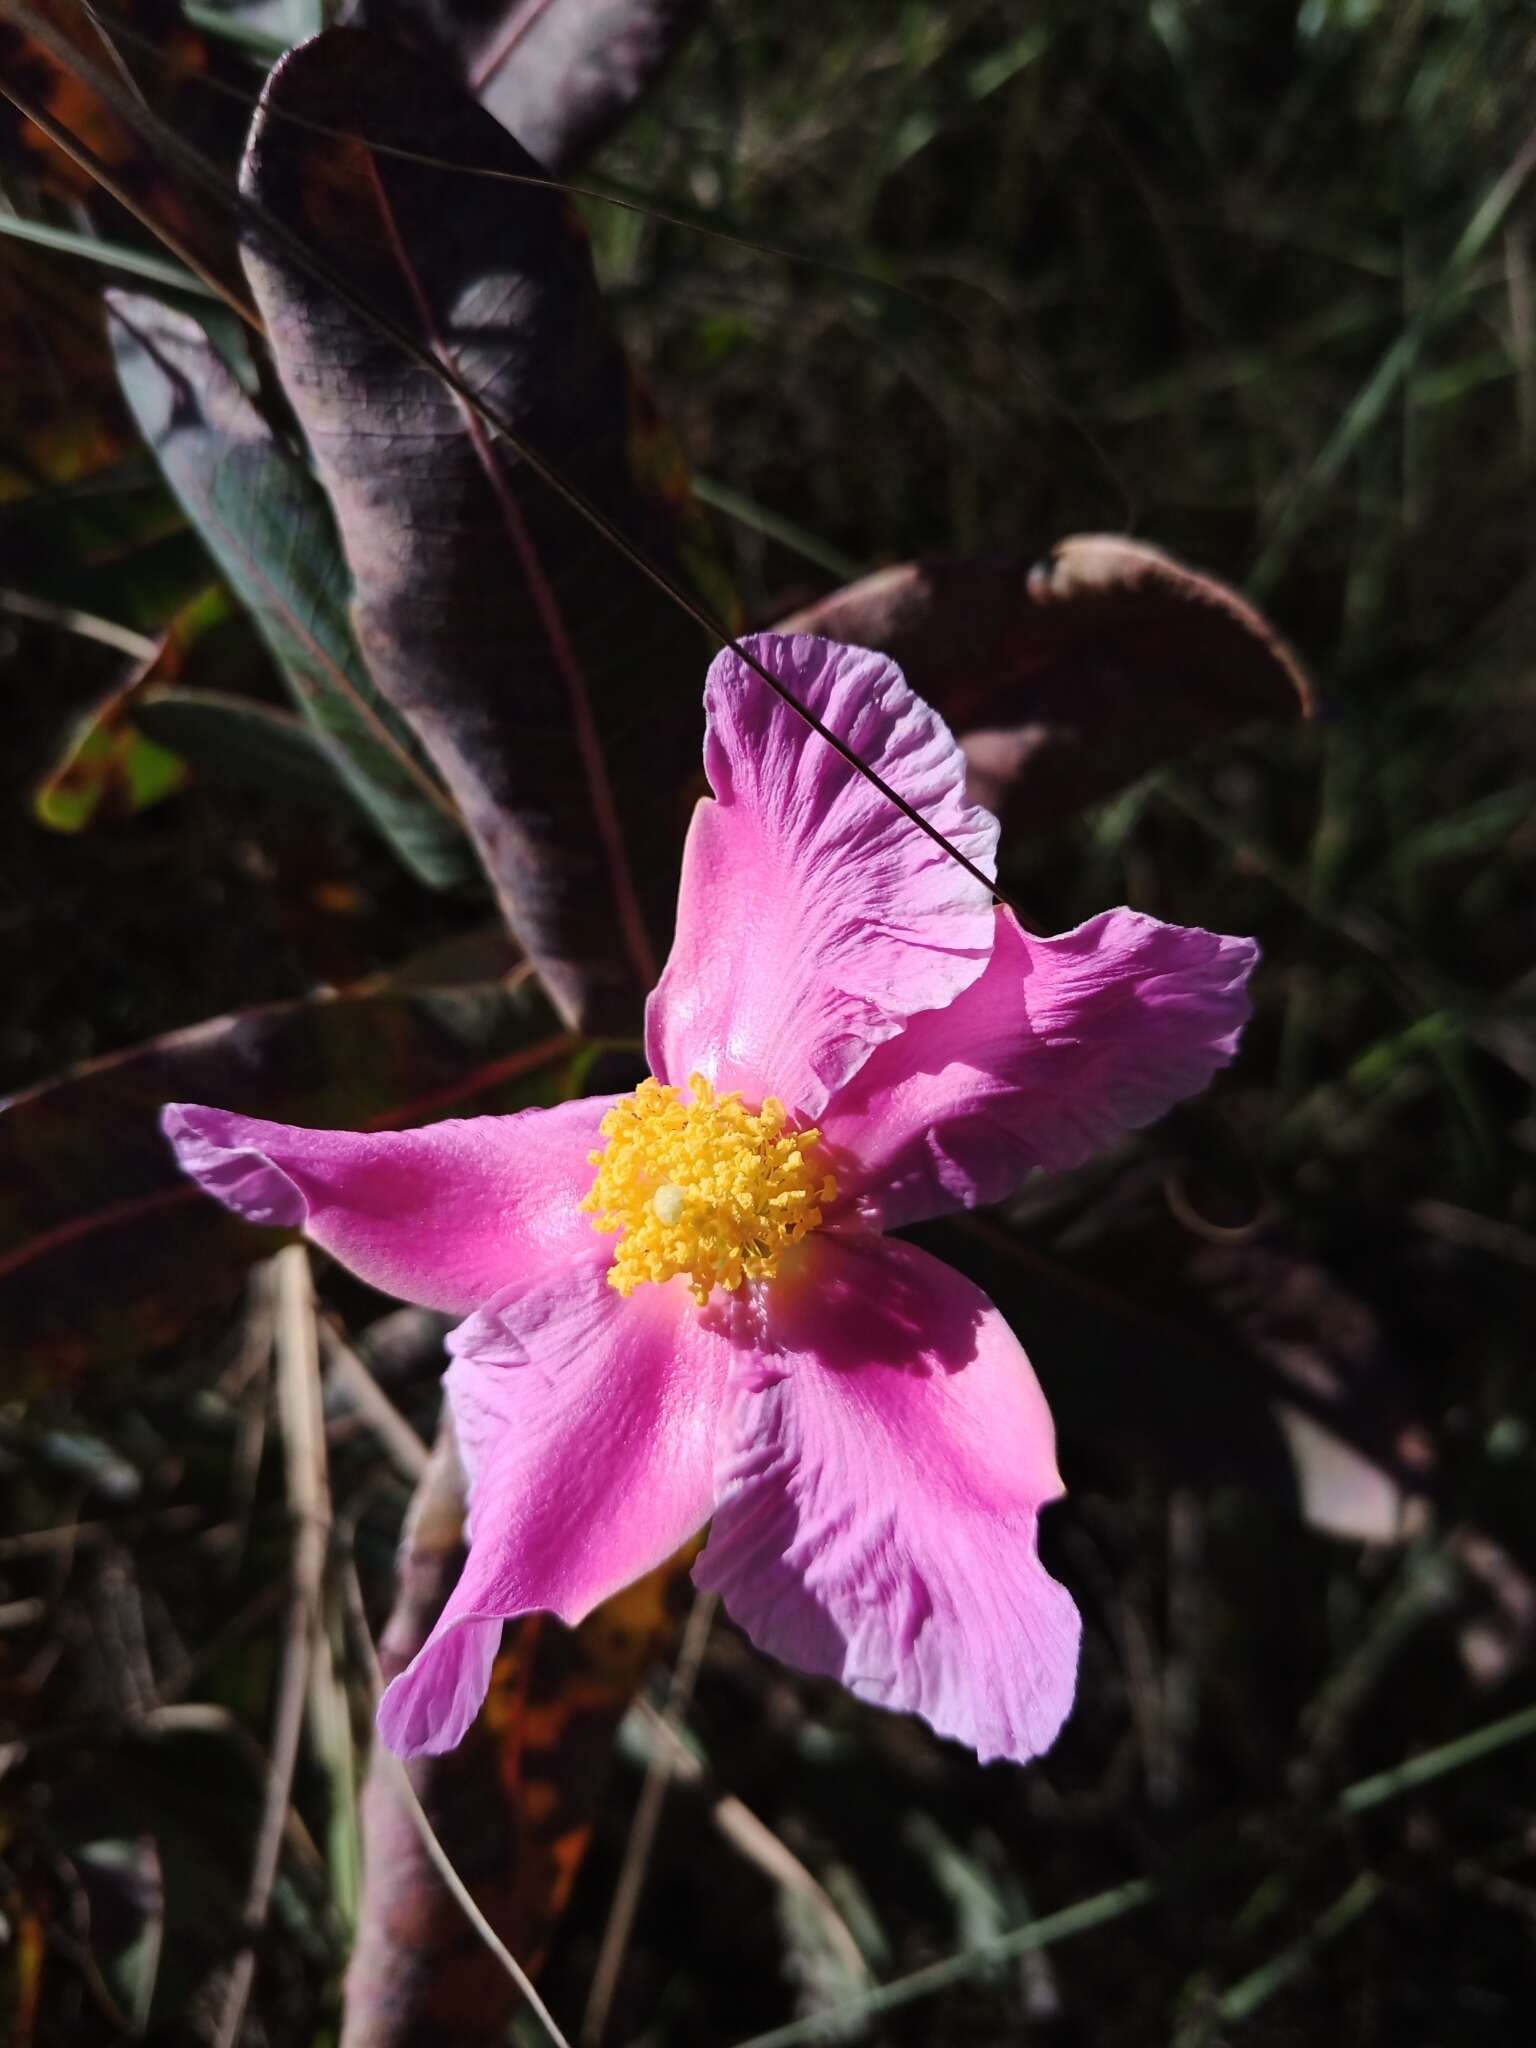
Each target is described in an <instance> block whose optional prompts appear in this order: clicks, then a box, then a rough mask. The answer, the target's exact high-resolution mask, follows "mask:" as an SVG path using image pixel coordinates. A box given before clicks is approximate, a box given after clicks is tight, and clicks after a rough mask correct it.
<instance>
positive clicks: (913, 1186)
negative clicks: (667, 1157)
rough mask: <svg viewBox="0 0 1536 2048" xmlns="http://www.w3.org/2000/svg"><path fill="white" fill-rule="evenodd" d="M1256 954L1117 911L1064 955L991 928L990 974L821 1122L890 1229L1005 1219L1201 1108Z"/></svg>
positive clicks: (1051, 945) (851, 1182)
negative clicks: (1166, 1118)
mask: <svg viewBox="0 0 1536 2048" xmlns="http://www.w3.org/2000/svg"><path fill="white" fill-rule="evenodd" d="M1258 957H1259V949H1258V947H1257V945H1255V943H1254V942H1253V940H1252V939H1243V938H1229V937H1227V936H1225V935H1224V934H1223V933H1220V932H1207V931H1201V930H1198V929H1194V928H1188V927H1185V926H1182V925H1172V924H1162V923H1160V922H1159V921H1158V919H1156V918H1155V917H1146V916H1144V915H1142V914H1141V913H1139V912H1137V911H1133V910H1108V911H1105V912H1103V914H1102V915H1100V916H1098V917H1094V918H1090V919H1089V920H1088V922H1087V923H1086V924H1081V925H1078V926H1077V927H1076V929H1075V930H1073V931H1069V932H1063V933H1061V934H1060V935H1059V936H1057V937H1055V938H1036V937H1035V936H1034V935H1033V934H1031V933H1028V932H1025V931H1023V930H1021V929H1020V927H1019V924H1018V921H1017V919H1016V918H1015V917H1014V916H1013V913H1012V912H1011V911H1008V910H1002V909H1000V910H999V911H998V912H997V942H996V945H995V947H994V949H993V953H992V958H991V960H990V961H989V962H988V965H987V970H986V972H985V974H983V975H982V976H981V978H980V979H979V980H978V981H976V982H974V983H973V984H972V985H971V987H970V988H968V989H966V990H964V991H963V992H962V993H961V994H960V995H959V996H957V997H956V999H955V1001H954V1002H953V1003H952V1004H950V1006H949V1007H948V1009H946V1010H942V1011H936V1012H933V1013H931V1014H928V1015H924V1016H921V1017H915V1018H913V1020H912V1021H911V1023H910V1024H909V1025H908V1026H907V1028H906V1030H905V1031H904V1032H903V1033H902V1035H901V1037H900V1038H898V1039H895V1040H893V1041H892V1042H891V1043H890V1044H889V1045H883V1046H880V1047H879V1048H878V1049H877V1050H876V1051H875V1052H874V1053H873V1054H872V1055H871V1057H870V1059H869V1060H868V1062H867V1063H866V1064H865V1066H864V1067H863V1068H862V1070H861V1071H860V1073H859V1074H858V1075H857V1077H856V1078H855V1080H854V1081H853V1083H852V1084H851V1085H850V1086H849V1087H848V1088H847V1089H845V1090H844V1091H843V1093H842V1094H841V1095H839V1096H838V1097H837V1099H836V1100H835V1101H834V1102H833V1103H832V1104H831V1106H830V1107H829V1109H828V1111H827V1113H826V1115H825V1116H824V1117H823V1118H822V1119H821V1123H822V1128H823V1131H824V1133H825V1136H826V1139H827V1142H828V1143H829V1144H830V1145H833V1146H834V1147H837V1148H839V1149H840V1150H842V1151H844V1152H845V1153H846V1154H847V1156H848V1157H849V1159H850V1160H851V1161H853V1162H856V1165H855V1167H854V1169H853V1170H851V1171H850V1172H849V1173H848V1174H846V1175H845V1176H844V1181H845V1192H846V1193H848V1194H850V1195H851V1194H858V1195H859V1196H861V1197H862V1199H863V1202H864V1206H865V1207H866V1208H867V1209H868V1210H869V1211H870V1212H871V1213H872V1214H873V1215H875V1216H877V1217H878V1219H879V1220H880V1222H881V1223H882V1224H884V1225H885V1226H886V1227H888V1228H889V1227H896V1226H899V1225H901V1224H904V1223H910V1222H915V1221H917V1220H919V1219H920V1218H922V1217H924V1216H933V1215H937V1214H939V1213H941V1212H943V1211H944V1210H946V1209H951V1208H956V1207H962V1206H963V1207H973V1206H975V1205H977V1204H980V1203H985V1202H996V1201H1000V1200H1002V1199H1003V1198H1004V1197H1005V1196H1007V1195H1009V1194H1011V1193H1012V1192H1013V1191H1014V1190H1015V1189H1016V1188H1017V1187H1018V1186H1019V1184H1020V1182H1021V1181H1022V1180H1023V1179H1024V1178H1025V1177H1026V1175H1027V1174H1028V1173H1029V1172H1030V1171H1031V1169H1032V1168H1035V1167H1045V1168H1047V1169H1049V1170H1051V1171H1053V1172H1054V1171H1061V1170H1063V1169H1065V1168H1068V1167H1072V1166H1077V1165H1079V1164H1080V1163H1081V1162H1082V1161H1083V1160H1085V1159H1087V1158H1089V1157H1090V1156H1091V1155H1092V1154H1093V1153H1094V1152H1096V1151H1099V1150H1100V1149H1102V1148H1103V1147H1105V1146H1107V1145H1111V1144H1113V1143H1115V1142H1116V1140H1117V1139H1119V1138H1121V1137H1123V1136H1124V1134H1125V1133H1126V1132H1127V1131H1129V1130H1135V1129H1138V1128H1140V1127H1141V1126H1142V1125H1144V1124H1149V1123H1151V1122H1153V1121H1154V1120H1155V1119H1156V1118H1158V1117H1160V1116H1162V1115H1164V1114H1165V1113H1166V1112H1167V1111H1168V1110H1169V1109H1171V1108H1172V1107H1173V1105H1174V1104H1175V1103H1176V1102H1180V1101H1182V1100H1184V1098H1185V1097H1187V1096H1190V1095H1194V1094H1197V1093H1198V1092H1199V1090H1200V1089H1202V1088H1204V1087H1205V1086H1206V1085H1207V1084H1208V1083H1209V1081H1210V1079H1211V1077H1212V1075H1213V1074H1214V1073H1215V1072H1216V1071H1217V1069H1218V1068H1219V1067H1222V1066H1224V1065H1226V1063H1227V1062H1228V1061H1229V1060H1230V1059H1231V1058H1232V1056H1233V1054H1234V1053H1235V1052H1236V1050H1237V1044H1238V1040H1239V1038H1240V1037H1241V1035H1242V1030H1243V1026H1244V1024H1245V1023H1246V1022H1247V1019H1248V1015H1249V1010H1250V1007H1251V1006H1250V1003H1249V999H1248V992H1247V981H1248V977H1249V975H1250V973H1251V972H1252V970H1253V967H1254V965H1255V963H1256V961H1257V959H1258Z"/></svg>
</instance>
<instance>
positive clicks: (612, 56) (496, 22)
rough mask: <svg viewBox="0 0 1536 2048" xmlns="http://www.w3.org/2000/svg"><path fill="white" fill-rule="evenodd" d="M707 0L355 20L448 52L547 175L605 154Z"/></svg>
mask: <svg viewBox="0 0 1536 2048" xmlns="http://www.w3.org/2000/svg"><path fill="white" fill-rule="evenodd" d="M703 15H704V0H510V4H509V0H360V4H359V5H358V6H357V7H356V8H355V10H354V11H353V14H352V16H351V19H352V20H353V21H355V22H356V23H358V25H359V26H363V27H368V28H379V29H387V30H388V31H389V32H390V33H391V34H393V35H395V36H397V37H399V38H400V39H401V40H402V41H414V42H421V41H427V42H428V43H430V44H434V45H435V46H436V47H437V48H439V49H441V50H444V51H446V52H448V53H449V54H450V55H451V56H452V57H453V58H454V59H455V60H456V62H457V64H458V66H459V68H460V75H461V76H462V77H463V79H464V82H465V83H466V84H467V85H468V86H469V88H470V90H471V91H472V92H473V93H474V94H475V95H476V97H477V98H478V99H479V101H480V103H481V105H482V106H483V107H485V108H487V109H488V110H489V111H490V112H491V113H493V114H494V115H495V116H496V118H497V120H498V121H500V122H501V124H502V126H503V127H505V128H508V129H510V130H511V132H512V133H513V134H514V135H515V136H516V137H517V139H518V141H519V142H520V143H521V144H522V145H523V147H524V149H526V150H527V152H528V154H529V155H530V156H535V157H537V158H538V160H539V162H540V163H541V164H542V165H543V166H544V167H545V169H546V170H549V171H553V172H556V173H560V172H565V171H570V170H572V169H574V168H575V166H576V165H577V164H580V163H583V162H585V160H586V159H587V158H588V157H589V156H591V155H592V153H593V151H594V150H596V149H599V148H601V146H602V145H603V143H605V142H606V141H607V140H608V138H609V136H610V135H612V134H613V133H614V131H615V130H616V129H617V128H618V127H619V126H620V125H621V123H622V122H623V121H624V120H625V118H626V117H627V116H628V115H629V113H630V112H631V111H632V109H633V108H634V107H635V106H636V105H637V104H638V103H639V102H640V101H641V100H642V99H643V98H644V97H645V95H646V94H647V93H648V92H649V91H650V90H651V88H652V86H654V85H655V84H656V83H657V81H658V80H659V79H660V78H661V77H662V75H663V73H664V72H665V71H666V70H667V69H668V67H669V66H670V65H671V63H672V62H673V60H674V59H675V58H676V57H677V55H678V54H679V52H680V51H681V50H682V47H683V45H684V44H685V43H686V42H687V40H688V38H689V36H690V35H691V34H692V33H693V31H694V29H695V28H696V27H697V26H698V24H699V22H700V21H701V20H702V19H703Z"/></svg>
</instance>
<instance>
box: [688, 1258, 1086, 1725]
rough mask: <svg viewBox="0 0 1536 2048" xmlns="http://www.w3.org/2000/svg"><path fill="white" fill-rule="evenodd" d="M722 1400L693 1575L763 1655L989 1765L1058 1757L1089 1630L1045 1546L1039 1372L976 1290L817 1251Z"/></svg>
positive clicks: (1049, 1443)
mask: <svg viewBox="0 0 1536 2048" xmlns="http://www.w3.org/2000/svg"><path fill="white" fill-rule="evenodd" d="M769 1316H770V1322H771V1325H772V1338H773V1344H774V1348H775V1353H776V1356H775V1358H774V1359H773V1360H771V1361H770V1360H768V1359H766V1358H765V1359H762V1360H759V1361H758V1362H757V1363H756V1364H755V1365H754V1366H753V1367H752V1368H751V1369H749V1370H748V1371H746V1372H744V1373H743V1374H742V1376H741V1377H740V1378H739V1380H738V1382H737V1384H736V1385H735V1387H734V1389H733V1397H732V1404H731V1408H730V1410H729V1412H728V1420H727V1425H726V1427H725V1430H724V1432H723V1436H722V1462H721V1480H720V1491H721V1502H720V1505H719V1507H718V1508H717V1510H716V1514H715V1520H714V1524H713V1527H712V1530H711V1534H710V1539H709V1543H708V1546H707V1547H706V1549H705V1551H704V1554H703V1556H702V1557H701V1558H700V1560H699V1563H698V1566H697V1568H696V1571H695V1577H696V1579H697V1580H698V1582H699V1584H700V1585H702V1586H705V1587H708V1588H711V1589H713V1590H714V1591H717V1592H719V1593H720V1594H721V1595H722V1596H723V1598H724V1601H725V1605H726V1609H727V1611H728V1612H729V1613H730V1614H731V1615H732V1616H733V1618H734V1619H735V1620H736V1621H737V1622H738V1623H739V1624H740V1625H741V1627H743V1628H744V1629H745V1630H746V1632H747V1634H748V1635H749V1636H750V1637H751V1638H752V1640H753V1642H754V1643H756V1644H757V1645H758V1647H759V1648H760V1649H763V1650H766V1651H767V1652H769V1653H770V1654H771V1655H773V1656H776V1657H780V1658H782V1659H783V1660H784V1661H785V1662H786V1663H788V1664H792V1665H795V1666H797V1667H798V1668H799V1669H801V1670H805V1671H810V1672H815V1673H818V1674H822V1675H825V1676H828V1677H832V1678H836V1679H839V1680H840V1681H841V1682H842V1683H843V1684H844V1685H846V1686H847V1687H848V1688H849V1689H850V1690H851V1691H852V1692H854V1693H855V1694H857V1695H858V1697H859V1698H861V1699H865V1700H868V1701H871V1702H872V1703H873V1704H875V1705H877V1706H881V1707H886V1708H891V1709H894V1710H898V1711H904V1712H909V1713H915V1714H919V1715H921V1716H922V1717H923V1718H924V1719H925V1720H926V1721H928V1722H929V1724H930V1725H931V1726H932V1727H933V1728H934V1729H936V1730H937V1732H938V1733H939V1734H941V1735H946V1736H949V1737H952V1738H953V1739H955V1740H956V1741H959V1742H963V1743H965V1744H966V1745H968V1746H969V1747H970V1748H972V1749H974V1750H975V1752H976V1753H977V1755H978V1756H979V1757H980V1759H981V1760H982V1761H983V1762H990V1761H992V1760H993V1759H995V1758H1008V1759H1010V1760H1012V1761H1013V1762H1016V1763H1022V1762H1024V1761H1026V1760H1027V1759H1028V1758H1030V1757H1034V1756H1038V1755H1039V1754H1040V1753H1041V1752H1042V1751H1043V1750H1045V1749H1048V1748H1049V1747H1050V1745H1051V1743H1052V1741H1053V1740H1054V1739H1055V1737H1056V1734H1057V1731H1058V1730H1059V1729H1060V1727H1061V1724H1062V1722H1063V1721H1064V1720H1065V1718H1066V1716H1067V1713H1068V1711H1069V1709H1070V1707H1071V1704H1072V1698H1073V1693H1074V1690H1075V1687H1076V1676H1077V1654H1078V1641H1079V1633H1080V1626H1079V1621H1078V1615H1077V1610H1076V1608H1075V1607H1074V1605H1073V1603H1072V1599H1071V1596H1070V1595H1069V1594H1068V1593H1067V1592H1066V1590H1065V1589H1064V1588H1063V1587H1062V1586H1060V1585H1058V1584H1057V1582H1056V1581H1055V1580H1054V1579H1053V1578H1051V1577H1050V1575H1049V1573H1047V1572H1046V1570H1045V1569H1044V1567H1043V1566H1042V1565H1041V1563H1040V1560H1039V1556H1038V1553H1037V1550H1036V1536H1037V1526H1038V1516H1039V1510H1040V1507H1041V1505H1042V1504H1043V1503H1044V1502H1045V1501H1048V1500H1050V1499H1052V1498H1053V1497H1054V1496H1055V1495H1056V1494H1057V1493H1059V1492H1060V1480H1059V1478H1058V1477H1057V1473H1056V1463H1055V1451H1054V1443H1053V1436H1052V1430H1051V1421H1050V1416H1049V1413H1048V1412H1047V1409H1046V1406H1045V1402H1044V1399H1043V1397H1042V1395H1041V1393H1040V1390H1039V1387H1038V1386H1037V1384H1036V1382H1035V1378H1034V1375H1033V1373H1032V1372H1031V1371H1030V1368H1029V1362H1028V1360H1027V1359H1026V1358H1025V1356H1024V1354H1023V1352H1022V1351H1021V1350H1020V1349H1019V1346H1018V1343H1017V1340H1016V1339H1015V1338H1014V1337H1013V1335H1012V1333H1011V1332H1010V1331H1009V1329H1008V1328H1007V1326H1006V1324H1005V1323H1004V1322H1003V1320H1002V1318H1001V1317H1000V1316H999V1315H998V1313H997V1310H996V1309H995V1308H994V1307H993V1306H992V1304H991V1303H990V1302H989V1301H988V1300H987V1299H986V1297H985V1296H984V1295H982V1294H981V1293H980V1292H979V1291H978V1290H977V1289H976V1288H975V1287H973V1286H972V1285H971V1284H970V1282H969V1281H967V1280H965V1279H963V1278H962V1277H961V1276H960V1275H959V1274H958V1273H955V1272H952V1271H951V1270H950V1269H949V1268H948V1267H946V1266H943V1265H941V1264H940V1263H939V1262H938V1261H937V1260H934V1259H931V1258H929V1257H928V1256H927V1254H926V1253H923V1252H920V1251H918V1250H917V1249H916V1248H915V1247H914V1246H911V1245H905V1244H901V1243H899V1242H897V1241H895V1240H891V1239H885V1240H874V1239H870V1240H862V1241H849V1240H844V1241H843V1242H842V1243H837V1242H835V1241H834V1240H831V1239H825V1240H819V1241H818V1242H817V1251H816V1256H815V1271H814V1279H813V1280H812V1282H811V1283H810V1284H808V1285H807V1286H806V1287H805V1288H803V1289H801V1290H797V1292H796V1294H795V1295H794V1296H793V1297H792V1298H789V1299H784V1300H781V1301H776V1302H775V1304H774V1305H773V1306H771V1307H770V1309H769Z"/></svg>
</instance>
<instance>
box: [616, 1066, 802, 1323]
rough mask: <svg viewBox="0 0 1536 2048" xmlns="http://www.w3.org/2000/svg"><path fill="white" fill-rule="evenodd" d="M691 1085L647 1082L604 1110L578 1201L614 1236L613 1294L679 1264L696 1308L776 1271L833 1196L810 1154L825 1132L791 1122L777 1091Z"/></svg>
mask: <svg viewBox="0 0 1536 2048" xmlns="http://www.w3.org/2000/svg"><path fill="white" fill-rule="evenodd" d="M689 1093H690V1095H691V1097H692V1100H691V1101H690V1100H689V1099H688V1098H687V1097H685V1096H684V1094H683V1091H682V1090H681V1089H680V1088H673V1087H670V1086H665V1085H663V1083H662V1082H660V1081H655V1080H647V1081H642V1082H641V1083H640V1086H639V1087H638V1088H637V1089H636V1090H635V1092H634V1094H633V1095H626V1096H625V1097H624V1099H623V1100H622V1101H621V1102H616V1103H615V1104H614V1105H613V1107H612V1109H610V1110H609V1111H608V1113H607V1115H606V1116H605V1117H604V1118H603V1121H602V1125H601V1130H602V1133H603V1136H604V1138H605V1139H606V1140H607V1143H606V1145H605V1146H604V1147H603V1149H602V1150H601V1151H599V1152H594V1153H592V1155H591V1160H592V1164H593V1165H594V1166H595V1167H596V1168H597V1178H596V1179H595V1180H594V1181H593V1183H592V1191H591V1193H590V1194H589V1195H588V1196H587V1197H586V1199H585V1200H584V1201H583V1203H582V1205H581V1206H582V1208H583V1209H585V1210H587V1211H588V1212H589V1213H590V1214H591V1216H592V1219H593V1220H592V1227H593V1229H594V1230H600V1231H605V1232H609V1233H611V1232H614V1231H617V1232H618V1233H619V1244H618V1249H617V1250H616V1251H615V1253H614V1259H613V1264H612V1266H610V1267H609V1269H608V1280H609V1284H610V1285H611V1286H613V1287H616V1288H617V1289H618V1291H619V1293H620V1294H625V1295H627V1294H632V1293H633V1292H634V1290H635V1288H637V1287H638V1286H640V1285H641V1284H642V1282H644V1281H647V1280H655V1281H661V1280H670V1279H672V1278H673V1277H674V1276H675V1275H677V1274H679V1273H685V1274H687V1276H688V1280H689V1283H690V1286H691V1288H692V1292H693V1297H694V1299H695V1300H696V1301H697V1302H699V1303H700V1304H701V1305H702V1304H703V1303H704V1302H706V1301H708V1299H709V1296H710V1291H711V1289H713V1288H716V1287H724V1288H726V1289H728V1290H734V1289H736V1288H738V1287H740V1286H741V1284H742V1282H743V1281H744V1280H771V1279H772V1278H773V1276H774V1274H775V1273H777V1271H778V1270H779V1261H780V1260H781V1259H782V1257H783V1255H784V1253H785V1251H786V1249H787V1248H788V1247H789V1246H790V1245H792V1244H798V1243H799V1242H800V1240H801V1238H803V1237H805V1236H807V1235H808V1234H809V1233H810V1232H811V1231H813V1230H814V1229H815V1228H816V1226H817V1225H818V1224H819V1223H820V1222H821V1217H822V1207H823V1205H824V1204H826V1203H829V1202H831V1201H833V1200H834V1199H835V1198H836V1195H837V1181H836V1179H835V1178H834V1177H833V1175H831V1174H830V1173H823V1172H820V1171H818V1170H817V1166H816V1164H815V1162H814V1161H813V1160H812V1158H811V1156H810V1155H812V1154H813V1153H814V1151H815V1149H816V1145H817V1142H818V1140H819V1138H820V1135H821V1134H820V1132H819V1131H791V1130H788V1129H787V1128H786V1127H787V1125H788V1123H789V1113H788V1111H787V1110H786V1109H785V1107H784V1105H783V1103H782V1102H780V1101H779V1099H778V1097H777V1096H774V1095H770V1096H769V1097H768V1098H767V1099H766V1101H765V1102H764V1103H763V1106H762V1108H761V1109H759V1110H750V1109H748V1108H747V1107H746V1105H745V1104H744V1103H743V1102H742V1100H741V1096H740V1094H739V1093H738V1092H734V1091H733V1092H732V1093H731V1094H729V1095H716V1093H715V1091H714V1089H713V1088H712V1087H711V1086H710V1084H709V1082H708V1081H706V1080H705V1079H704V1077H703V1075H702V1074H695V1075H694V1076H693V1077H692V1079H691V1081H690V1082H689Z"/></svg>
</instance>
